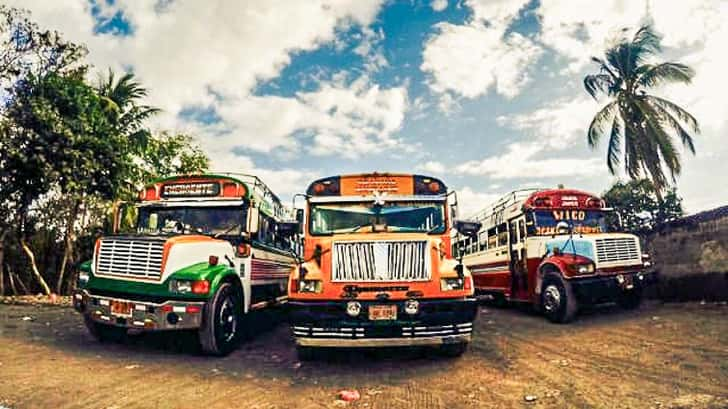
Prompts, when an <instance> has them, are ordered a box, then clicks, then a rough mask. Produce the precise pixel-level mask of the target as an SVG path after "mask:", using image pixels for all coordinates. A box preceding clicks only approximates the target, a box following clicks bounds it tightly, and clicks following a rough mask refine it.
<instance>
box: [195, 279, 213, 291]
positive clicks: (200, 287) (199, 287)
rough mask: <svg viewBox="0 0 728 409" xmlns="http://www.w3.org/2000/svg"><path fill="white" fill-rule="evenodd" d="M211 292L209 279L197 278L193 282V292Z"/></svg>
mask: <svg viewBox="0 0 728 409" xmlns="http://www.w3.org/2000/svg"><path fill="white" fill-rule="evenodd" d="M209 292H210V282H209V281H207V280H197V281H193V282H192V293H193V294H207V293H209Z"/></svg>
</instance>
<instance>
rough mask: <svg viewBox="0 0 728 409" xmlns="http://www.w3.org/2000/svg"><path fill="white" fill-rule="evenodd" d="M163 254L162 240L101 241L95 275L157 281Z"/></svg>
mask: <svg viewBox="0 0 728 409" xmlns="http://www.w3.org/2000/svg"><path fill="white" fill-rule="evenodd" d="M163 253H164V241H162V240H135V239H120V238H117V239H102V240H101V246H100V248H99V254H98V258H97V260H96V263H97V264H96V273H97V274H99V275H110V276H116V277H128V278H140V279H154V280H158V279H160V278H161V277H162V254H163Z"/></svg>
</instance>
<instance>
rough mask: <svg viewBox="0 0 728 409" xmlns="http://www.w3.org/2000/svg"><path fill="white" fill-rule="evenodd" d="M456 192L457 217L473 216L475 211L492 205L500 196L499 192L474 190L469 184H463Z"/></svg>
mask: <svg viewBox="0 0 728 409" xmlns="http://www.w3.org/2000/svg"><path fill="white" fill-rule="evenodd" d="M457 194H458V217H459V218H461V219H465V218H468V217H470V216H473V215H474V214H475V213H477V212H479V211H480V210H482V209H484V208H485V207H486V206H489V205H492V204H493V203H494V202H495V201H496V200H498V199H499V198H501V197H502V196H503V195H502V194H501V193H486V192H480V191H476V190H474V189H473V188H471V187H470V186H463V187H462V188H460V189H458V190H457Z"/></svg>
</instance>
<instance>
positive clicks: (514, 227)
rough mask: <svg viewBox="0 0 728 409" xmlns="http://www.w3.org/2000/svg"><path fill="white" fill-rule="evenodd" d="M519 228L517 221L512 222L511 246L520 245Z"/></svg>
mask: <svg viewBox="0 0 728 409" xmlns="http://www.w3.org/2000/svg"><path fill="white" fill-rule="evenodd" d="M517 228H518V222H517V221H515V220H514V221H512V222H511V244H516V243H518V232H517Z"/></svg>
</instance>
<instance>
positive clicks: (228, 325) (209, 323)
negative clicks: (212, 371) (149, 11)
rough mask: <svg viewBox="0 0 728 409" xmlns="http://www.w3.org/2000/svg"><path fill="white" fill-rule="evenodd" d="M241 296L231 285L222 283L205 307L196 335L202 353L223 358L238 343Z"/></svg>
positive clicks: (240, 322) (238, 290)
mask: <svg viewBox="0 0 728 409" xmlns="http://www.w3.org/2000/svg"><path fill="white" fill-rule="evenodd" d="M242 302H243V299H242V295H241V291H240V289H239V288H237V287H235V286H234V285H233V284H231V283H222V284H221V285H220V287H218V289H217V291H216V292H215V295H214V296H213V297H212V299H210V300H209V301H208V302H207V304H206V305H205V309H204V315H203V317H202V324H201V326H200V330H199V333H198V336H199V340H200V346H201V347H202V352H204V353H205V354H208V355H217V356H225V355H227V354H229V353H230V352H232V351H233V349H235V348H236V347H237V346H238V344H239V343H240V336H241V334H242V332H243V331H242V319H241V317H242V312H243V308H242Z"/></svg>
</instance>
